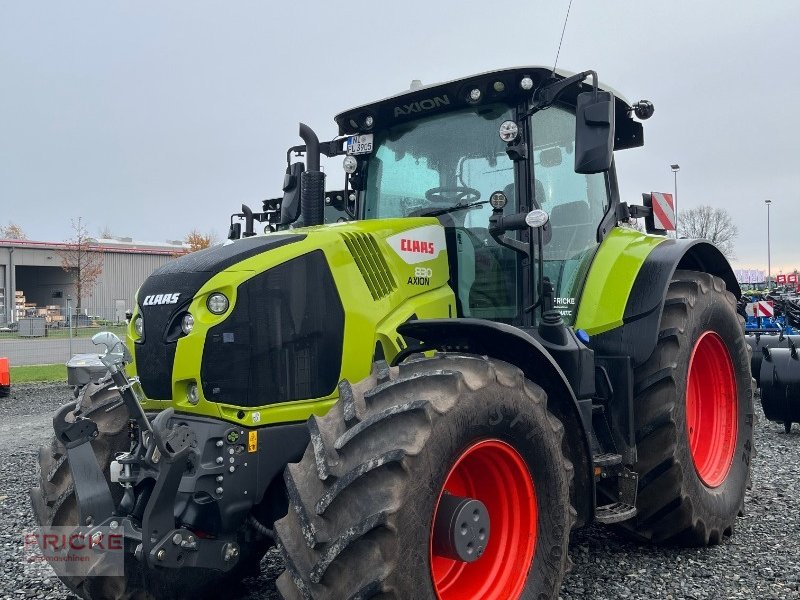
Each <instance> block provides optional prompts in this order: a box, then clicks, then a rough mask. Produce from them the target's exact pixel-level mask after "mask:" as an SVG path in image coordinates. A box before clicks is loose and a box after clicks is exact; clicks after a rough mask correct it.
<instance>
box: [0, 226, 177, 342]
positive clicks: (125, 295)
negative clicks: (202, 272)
mask: <svg viewBox="0 0 800 600" xmlns="http://www.w3.org/2000/svg"><path fill="white" fill-rule="evenodd" d="M90 248H91V251H92V252H93V253H99V254H101V255H102V260H101V261H100V264H101V265H102V267H101V268H102V271H101V273H100V275H99V276H98V277H97V279H96V281H95V284H94V286H92V288H91V289H89V290H82V294H81V295H82V298H81V302H80V303H78V302H77V298H76V297H75V296H76V286H75V283H74V272H68V271H65V270H64V268H63V266H62V264H63V260H62V257H63V256H64V254H63V253H64V252H67V251H69V250H70V249H74V246H70V244H68V243H64V242H34V241H30V240H0V327H3V326H7V325H10V324H11V323H15V322H17V321H18V320H19V319H20V318H23V317H33V316H36V317H45V318H46V319H47V320H48V322H49V323H53V324H58V323H59V322H62V321H64V320H65V319H66V315H67V314H68V312H72V313H73V315H81V316H82V317H84V318H97V319H103V320H108V321H115V322H120V321H122V320H123V319H124V318H125V312H126V311H127V310H130V309H132V308H133V299H134V296H135V294H136V290H137V289H138V288H139V286H140V285H141V284H142V282H143V281H144V280H145V278H147V276H148V275H149V274H150V273H152V272H153V271H154V270H155V269H156V268H158V267H160V266H161V265H163V264H164V263H166V262H167V261H170V260H173V259H174V258H175V257H176V256H180V255H181V254H184V253H185V252H186V251H187V249H186V247H185V245H184V244H183V242H181V241H175V242H166V243H150V242H136V241H133V240H132V239H131V238H112V239H98V240H93V243H92V244H91V247H90ZM78 304H80V307H81V310H80V312H79V313H76V311H75V307H76V306H77V305H78ZM68 306H69V307H70V310H68Z"/></svg>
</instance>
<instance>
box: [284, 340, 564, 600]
mask: <svg viewBox="0 0 800 600" xmlns="http://www.w3.org/2000/svg"><path fill="white" fill-rule="evenodd" d="M309 428H310V430H311V444H310V445H309V447H308V449H307V450H306V453H305V455H304V457H303V459H302V461H301V462H300V463H299V464H292V465H289V466H288V468H287V470H286V475H285V478H286V483H287V489H288V491H289V501H290V506H289V512H288V514H287V516H286V517H285V518H284V519H282V520H280V521H278V522H277V523H276V527H275V529H276V533H277V535H278V537H279V547H280V548H281V551H282V553H283V555H284V558H285V562H286V571H285V572H284V573H283V575H281V577H280V578H279V579H278V589H279V591H280V592H281V594H282V595H283V597H284V598H286V599H287V600H294V599H298V598H314V599H326V600H327V599H329V600H346V599H351V598H364V599H366V598H372V597H380V598H397V599H406V598H420V599H422V598H438V599H439V600H455V599H458V600H478V599H481V600H512V599H515V598H552V597H557V594H558V590H559V587H560V585H561V580H562V578H563V574H564V570H565V567H566V563H567V545H568V541H569V533H570V529H571V526H572V523H573V520H574V514H575V513H574V510H573V509H572V508H571V507H570V504H569V486H570V482H571V479H572V465H571V464H570V463H569V461H568V460H567V459H566V458H565V456H564V452H563V449H562V443H563V427H562V425H561V423H560V422H559V421H558V420H557V419H556V418H555V417H554V416H553V415H552V414H550V413H549V412H548V410H547V398H546V395H545V393H544V391H543V390H542V389H541V388H540V387H539V386H537V385H535V384H533V383H531V382H530V381H527V380H525V378H524V376H523V375H522V372H521V371H520V370H519V369H517V368H516V367H513V366H511V365H509V364H507V363H503V362H500V361H495V360H491V359H486V358H483V357H477V356H455V355H446V354H445V355H437V356H436V357H434V358H422V359H417V360H413V361H409V362H406V363H404V364H402V365H400V367H399V369H391V370H390V369H388V368H385V365H384V368H382V369H377V370H376V371H375V372H374V373H373V375H372V376H371V377H369V378H367V379H366V380H364V381H362V382H361V383H359V384H357V385H355V386H350V385H349V384H348V383H347V382H343V383H342V384H341V385H340V400H339V401H338V402H337V404H336V405H335V406H334V407H333V408H332V409H331V410H330V412H329V413H328V414H327V415H326V416H325V417H322V418H317V417H312V418H311V419H310V420H309ZM459 503H460V504H459ZM470 503H472V504H470ZM454 506H461V507H468V509H469V510H466V509H465V510H460V512H459V510H455V509H454V508H453V507H454ZM448 544H449V545H448ZM456 548H457V550H458V551H455V549H456ZM459 552H460V554H459Z"/></svg>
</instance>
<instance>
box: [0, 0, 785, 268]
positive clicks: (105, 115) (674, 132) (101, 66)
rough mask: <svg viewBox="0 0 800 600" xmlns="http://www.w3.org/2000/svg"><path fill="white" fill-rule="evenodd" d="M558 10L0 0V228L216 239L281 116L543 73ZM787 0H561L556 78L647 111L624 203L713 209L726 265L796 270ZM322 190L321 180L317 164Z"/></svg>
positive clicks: (257, 190) (622, 169) (272, 145)
mask: <svg viewBox="0 0 800 600" xmlns="http://www.w3.org/2000/svg"><path fill="white" fill-rule="evenodd" d="M566 6H567V0H558V1H555V0H549V1H547V2H545V1H543V0H537V1H528V2H503V1H500V0H494V1H493V2H485V1H484V2H473V1H460V2H455V1H453V2H431V1H430V0H428V1H418V0H406V1H404V2H392V3H388V2H377V1H375V0H372V1H371V2H365V1H362V0H349V1H346V2H321V1H310V0H309V1H306V2H245V1H241V0H240V1H236V2H206V1H198V0H192V1H191V2H190V1H178V0H173V1H171V2H159V3H156V2H150V3H147V2H109V1H108V0H104V1H102V2H100V1H96V2H90V1H82V2H47V3H46V2H28V1H23V0H16V1H8V0H0V86H2V87H1V88H0V90H1V91H0V223H2V224H5V223H6V222H7V221H9V220H11V221H15V222H17V223H19V224H21V225H22V226H23V228H24V229H25V230H26V232H27V233H28V236H29V237H31V238H35V239H44V240H62V239H65V238H66V237H68V236H69V217H71V216H79V215H80V216H83V217H84V218H85V219H86V220H87V222H88V223H89V226H90V228H91V230H92V231H93V232H97V231H98V230H99V229H100V228H102V227H104V226H106V225H108V226H109V227H110V228H111V229H112V231H113V232H114V233H115V234H116V235H130V236H133V237H135V238H137V239H145V240H166V239H176V238H182V237H183V236H184V235H185V234H186V232H187V231H188V230H190V229H192V228H195V227H196V228H198V229H200V230H202V231H208V230H215V231H216V232H217V234H218V235H219V236H222V235H223V234H224V231H225V229H226V224H227V221H228V217H229V215H230V213H231V212H234V211H235V210H236V209H237V207H238V205H239V204H241V203H242V202H248V203H251V204H252V205H253V206H254V207H255V206H258V204H259V202H258V201H259V200H260V199H262V198H266V197H273V196H277V195H278V192H279V191H280V184H281V182H282V180H283V169H284V166H285V162H284V161H285V152H286V148H288V147H289V146H290V145H294V144H296V143H299V139H298V137H297V123H298V121H301V120H302V121H304V122H306V123H308V124H309V125H311V126H312V127H314V128H315V129H316V130H317V132H318V133H319V134H320V137H325V138H330V137H332V136H333V135H334V134H335V133H336V130H335V127H334V124H333V120H332V117H333V115H334V114H335V113H336V112H338V111H340V110H342V109H344V108H347V107H349V106H353V105H357V104H361V103H363V102H366V101H370V100H373V99H377V98H381V97H384V96H387V95H389V94H392V93H395V92H397V91H399V90H401V89H404V88H406V87H407V86H408V84H409V82H410V81H411V80H412V79H421V80H422V81H423V82H425V83H432V82H435V81H440V80H445V79H451V78H454V77H458V76H462V75H467V74H470V73H473V72H479V71H484V70H490V69H493V68H497V67H505V66H514V65H520V64H552V61H553V59H554V57H555V51H556V47H557V45H558V38H559V36H560V33H561V26H562V23H563V18H564V13H565V11H566ZM798 23H800V3H798V2H796V1H794V0H786V1H777V0H773V1H770V2H760V3H756V2H741V1H734V2H731V1H730V0H729V1H727V2H723V1H721V0H714V1H707V0H706V1H703V2H697V1H694V2H690V1H672V2H657V3H656V2H630V1H628V2H623V1H621V0H605V1H603V2H599V1H597V0H574V2H573V6H572V15H571V17H570V22H569V25H568V27H567V32H566V36H565V39H564V46H563V49H562V51H561V58H560V59H559V66H561V67H563V68H565V69H570V70H575V71H577V70H582V69H587V68H593V69H595V70H597V71H598V72H599V74H600V77H601V79H603V80H604V81H606V82H608V83H610V84H612V85H613V86H614V87H615V88H616V89H618V90H619V91H620V92H622V93H623V94H625V95H626V96H627V97H628V98H629V99H631V100H635V99H640V98H647V99H649V100H652V101H653V102H654V103H655V106H656V113H655V116H654V117H653V118H652V119H651V120H650V121H648V122H646V123H645V140H646V145H645V147H644V148H642V149H637V150H629V151H624V152H620V153H619V154H618V155H617V162H618V171H619V176H620V184H621V191H622V196H623V199H624V200H627V201H628V202H632V203H638V202H640V198H641V196H640V193H641V192H645V191H652V190H656V191H671V190H672V183H673V181H672V173H671V172H670V170H669V165H670V163H673V162H678V163H679V164H680V165H681V172H680V173H679V175H678V192H679V208H680V209H684V208H689V207H692V206H697V205H698V204H711V205H714V206H725V207H727V208H728V209H729V210H730V211H731V213H732V214H733V217H734V220H735V222H736V223H737V225H738V227H739V230H740V236H739V243H738V245H737V250H736V254H737V257H738V260H737V261H736V262H737V263H738V266H750V267H758V266H764V267H765V266H766V209H765V206H764V202H763V201H764V199H765V198H770V199H772V200H773V201H774V203H773V205H772V216H773V219H772V240H773V243H772V249H773V252H772V257H773V271H777V269H778V268H781V267H782V268H783V269H789V268H794V267H800V256H798V255H797V252H796V247H797V245H798V244H797V238H798V236H797V234H796V232H797V225H796V224H797V223H798V222H799V220H798V217H800V192H798V190H800V175H798V173H800V169H798V167H797V163H798V160H800V151H798V147H797V140H798V139H800V119H798V117H797V111H798V109H797V97H798V94H797V92H798V91H799V90H800V85H798V82H797V73H796V69H797V66H798V63H800V60H798V59H800V43H798V41H797V37H796V36H797V25H798ZM338 162H339V161H337V163H335V164H330V165H329V166H328V173H329V181H330V180H333V181H331V183H334V182H335V183H334V186H338V185H339V182H340V181H341V180H342V175H341V168H340V166H339V164H338Z"/></svg>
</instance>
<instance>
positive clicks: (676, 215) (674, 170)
mask: <svg viewBox="0 0 800 600" xmlns="http://www.w3.org/2000/svg"><path fill="white" fill-rule="evenodd" d="M669 168H670V169H672V174H673V175H674V176H675V196H673V197H674V198H675V239H676V240H677V239H678V171H680V170H681V167H680V165H670V166H669Z"/></svg>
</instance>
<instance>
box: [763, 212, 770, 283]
mask: <svg viewBox="0 0 800 600" xmlns="http://www.w3.org/2000/svg"><path fill="white" fill-rule="evenodd" d="M764 204H766V205H767V289H768V290H771V289H772V282H771V281H770V279H772V264H771V262H772V261H771V257H770V247H769V205H770V204H772V200H764Z"/></svg>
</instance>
